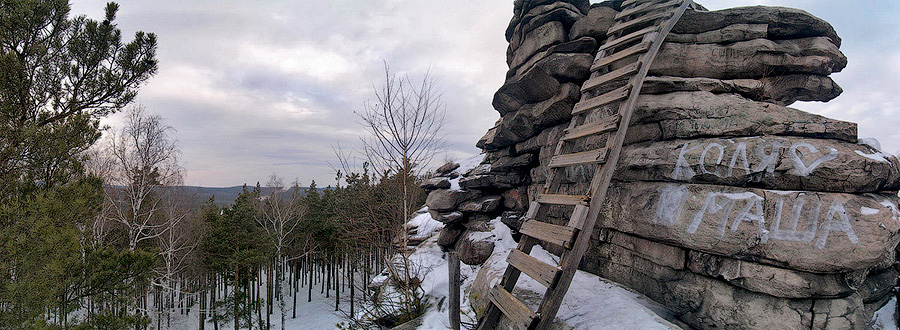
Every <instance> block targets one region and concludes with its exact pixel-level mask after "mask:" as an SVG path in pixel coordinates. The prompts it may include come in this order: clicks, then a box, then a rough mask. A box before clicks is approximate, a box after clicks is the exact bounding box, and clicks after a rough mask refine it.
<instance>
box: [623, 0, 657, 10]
mask: <svg viewBox="0 0 900 330" xmlns="http://www.w3.org/2000/svg"><path fill="white" fill-rule="evenodd" d="M641 1H647V0H625V1H622V8H625V7H628V6H631V5H634V4H637V3H638V2H641ZM654 1H655V2H659V1H660V0H650V1H648V2H654Z"/></svg>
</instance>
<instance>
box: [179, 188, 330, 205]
mask: <svg viewBox="0 0 900 330" xmlns="http://www.w3.org/2000/svg"><path fill="white" fill-rule="evenodd" d="M181 188H184V189H186V190H187V191H188V194H191V195H195V196H196V198H197V201H199V202H206V201H207V200H209V198H210V197H213V196H215V201H216V205H220V206H221V205H229V204H231V203H233V202H234V200H235V199H236V198H237V196H238V195H239V194H240V193H241V190H242V189H243V186H234V187H224V188H214V187H198V186H182V187H181ZM247 189H253V187H252V186H247ZM272 189H274V188H271V187H262V195H263V196H265V195H268V194H269V193H271V192H272ZM291 189H293V188H291ZM308 189H309V187H300V195H301V196H302V195H305V194H306V190H308ZM316 190H318V191H319V192H321V191H322V190H325V188H317V189H316Z"/></svg>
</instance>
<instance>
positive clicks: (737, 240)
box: [598, 182, 900, 273]
mask: <svg viewBox="0 0 900 330" xmlns="http://www.w3.org/2000/svg"><path fill="white" fill-rule="evenodd" d="M608 196H609V198H608V199H607V201H606V204H605V206H606V207H607V209H605V211H604V215H602V216H601V217H600V221H598V222H599V224H598V226H599V227H607V228H614V229H616V230H618V231H623V232H626V233H630V234H633V235H640V236H642V237H645V238H647V239H652V240H657V241H660V242H666V243H669V244H673V245H677V246H682V247H685V248H688V249H692V250H697V251H702V252H706V253H710V254H715V255H721V256H727V257H730V258H735V259H741V260H748V261H754V262H760V263H764V264H769V265H773V266H779V267H784V268H791V269H795V270H801V271H807V272H814V273H837V272H850V271H855V270H860V269H867V268H870V267H873V266H875V265H879V264H883V263H884V261H885V259H891V260H892V259H893V257H894V247H896V246H897V242H898V240H900V235H898V234H900V233H898V231H900V208H898V207H897V204H898V198H897V196H896V194H863V195H854V194H842V193H823V192H800V191H778V190H764V189H757V188H738V187H726V186H716V185H704V184H678V183H655V182H630V183H617V184H615V185H614V186H613V187H612V188H611V189H610V191H609V195H608Z"/></svg>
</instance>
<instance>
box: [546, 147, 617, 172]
mask: <svg viewBox="0 0 900 330" xmlns="http://www.w3.org/2000/svg"><path fill="white" fill-rule="evenodd" d="M608 154H609V149H607V148H601V149H597V150H591V151H582V152H576V153H574V154H565V155H556V156H553V158H551V159H550V164H549V165H547V166H549V167H550V168H557V167H566V166H575V165H590V164H599V163H605V162H606V155H608Z"/></svg>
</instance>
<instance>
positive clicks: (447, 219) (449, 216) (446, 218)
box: [428, 210, 465, 224]
mask: <svg viewBox="0 0 900 330" xmlns="http://www.w3.org/2000/svg"><path fill="white" fill-rule="evenodd" d="M428 213H429V214H430V215H431V218H432V219H434V220H437V221H440V222H441V223H444V224H451V223H457V222H461V221H462V220H465V216H464V215H463V214H462V213H461V212H459V211H453V212H438V211H435V210H428Z"/></svg>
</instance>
